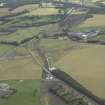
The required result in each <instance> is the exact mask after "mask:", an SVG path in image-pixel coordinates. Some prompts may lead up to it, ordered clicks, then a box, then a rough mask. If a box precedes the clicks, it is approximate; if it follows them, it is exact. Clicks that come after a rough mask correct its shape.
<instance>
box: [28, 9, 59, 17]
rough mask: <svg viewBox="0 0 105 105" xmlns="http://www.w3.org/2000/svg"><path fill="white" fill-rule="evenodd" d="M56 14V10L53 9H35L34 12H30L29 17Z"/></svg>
mask: <svg viewBox="0 0 105 105" xmlns="http://www.w3.org/2000/svg"><path fill="white" fill-rule="evenodd" d="M54 14H58V9H55V8H37V9H36V10H33V11H30V15H37V16H41V15H54Z"/></svg>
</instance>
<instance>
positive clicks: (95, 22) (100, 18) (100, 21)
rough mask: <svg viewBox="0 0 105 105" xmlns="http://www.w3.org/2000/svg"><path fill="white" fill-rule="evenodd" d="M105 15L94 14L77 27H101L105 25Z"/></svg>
mask: <svg viewBox="0 0 105 105" xmlns="http://www.w3.org/2000/svg"><path fill="white" fill-rule="evenodd" d="M104 19H105V15H94V16H93V18H90V19H87V20H86V21H85V22H83V23H82V24H81V25H79V26H78V27H77V28H80V29H82V28H83V29H86V28H87V29H88V28H89V27H90V28H97V27H98V28H100V27H105V21H104Z"/></svg>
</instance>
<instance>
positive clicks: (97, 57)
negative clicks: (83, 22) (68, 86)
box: [56, 45, 105, 99]
mask: <svg viewBox="0 0 105 105" xmlns="http://www.w3.org/2000/svg"><path fill="white" fill-rule="evenodd" d="M104 52H105V46H99V45H91V46H90V47H89V48H84V49H79V50H75V51H72V52H71V53H69V54H67V55H66V56H65V57H63V58H62V59H61V60H59V61H58V62H57V64H56V65H57V67H59V68H61V69H62V70H64V71H65V72H67V73H69V74H70V75H71V76H73V77H74V78H75V79H76V80H78V81H79V82H80V83H81V84H83V85H84V86H85V87H87V88H88V89H89V90H91V91H92V92H93V93H94V94H96V95H98V96H100V97H102V98H104V99H105V82H104V81H105V53H104Z"/></svg>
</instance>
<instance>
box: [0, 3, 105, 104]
mask: <svg viewBox="0 0 105 105" xmlns="http://www.w3.org/2000/svg"><path fill="white" fill-rule="evenodd" d="M24 10H28V11H29V13H26V14H23V15H21V16H42V18H40V17H39V19H36V20H35V19H33V20H32V19H30V20H29V18H26V19H22V20H21V16H16V17H10V19H12V20H11V21H9V22H6V23H5V24H3V25H1V24H2V21H0V29H1V31H2V29H8V28H10V27H13V26H15V25H20V24H31V23H34V22H43V21H51V20H52V18H48V17H47V16H49V15H55V14H58V9H55V8H37V5H24V6H21V7H18V8H16V9H15V10H13V11H12V13H16V12H17V13H18V12H21V11H24ZM3 11H4V12H3ZM6 13H7V14H9V13H10V12H9V11H8V9H6V8H5V9H4V10H3V9H2V10H0V14H1V16H3V15H6ZM45 15H47V16H46V17H43V16H45ZM35 18H36V17H35ZM54 19H56V18H54ZM57 19H58V18H57ZM104 19H105V15H94V16H93V18H90V19H88V20H86V21H85V22H83V23H82V24H80V25H79V26H77V27H76V28H73V30H74V31H75V30H79V31H80V30H85V29H86V30H88V29H104V28H105V21H104ZM14 24H15V25H14ZM58 30H59V27H58V24H55V25H53V24H50V25H45V26H40V27H29V28H18V29H17V31H16V32H14V33H12V34H9V35H7V36H6V35H1V36H0V41H2V40H3V41H18V42H20V41H21V40H23V39H25V38H27V37H32V36H34V35H37V34H38V33H39V32H43V31H48V32H49V34H50V33H52V32H55V31H58ZM99 37H101V38H102V39H103V37H104V36H99ZM32 44H33V43H31V42H30V43H29V44H27V45H26V46H27V48H29V49H30V50H31V51H32V52H33V53H35V55H36V56H37V57H38V54H37V53H36V51H35V52H34V51H33V50H32V49H33V46H31V45H32ZM41 46H42V47H43V48H44V50H45V52H46V55H47V56H48V58H49V60H50V63H51V64H53V65H55V66H56V67H58V68H61V69H62V70H64V71H65V72H67V73H68V74H70V75H71V76H73V77H74V78H75V79H76V80H78V81H79V82H81V84H83V85H84V86H85V87H87V88H88V89H89V90H91V91H92V92H93V93H94V94H96V95H98V96H100V97H102V98H104V99H105V92H104V91H105V83H104V81H105V76H104V74H105V69H104V68H105V53H104V52H105V47H104V46H99V45H92V44H90V45H87V44H84V43H83V44H82V43H78V42H73V41H71V40H58V39H42V40H41ZM13 48H14V47H13V46H10V45H3V44H1V45H0V55H1V56H2V57H3V56H6V55H8V52H9V51H10V50H13ZM15 51H16V57H15V58H13V59H10V58H8V57H6V58H4V60H3V61H0V80H8V81H4V82H7V83H9V84H11V85H12V86H14V87H15V88H16V89H17V91H18V92H17V93H16V94H15V95H14V96H12V97H10V98H9V99H0V105H38V101H39V100H38V99H39V85H40V81H39V80H40V79H41V73H42V70H41V68H40V67H39V65H38V64H37V62H35V61H34V60H33V59H32V57H31V56H29V53H28V52H27V51H26V50H25V49H24V48H23V47H22V46H21V47H17V48H16V49H15ZM9 56H11V54H10V55H9ZM38 58H39V57H38ZM40 62H41V60H40ZM41 63H42V62H41ZM42 64H43V63H42ZM21 79H22V80H24V82H23V83H21V84H19V81H18V80H21ZM35 89H37V90H38V92H37V93H36V94H34V91H35Z"/></svg>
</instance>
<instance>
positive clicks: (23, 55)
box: [0, 39, 82, 80]
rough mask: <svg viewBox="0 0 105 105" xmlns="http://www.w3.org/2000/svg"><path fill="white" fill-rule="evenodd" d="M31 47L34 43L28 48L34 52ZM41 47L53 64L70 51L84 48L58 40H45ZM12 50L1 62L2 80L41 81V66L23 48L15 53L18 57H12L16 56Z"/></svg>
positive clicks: (0, 76)
mask: <svg viewBox="0 0 105 105" xmlns="http://www.w3.org/2000/svg"><path fill="white" fill-rule="evenodd" d="M31 45H32V43H29V44H28V45H27V48H30V49H31V50H32V49H33V47H32V46H31ZM41 46H42V47H43V48H44V50H45V52H46V55H47V56H48V57H49V60H50V62H51V63H52V64H53V63H54V62H56V61H57V60H59V59H60V58H61V57H63V56H65V55H66V54H67V53H68V52H69V51H72V50H75V49H79V48H81V47H82V45H79V44H78V43H75V42H72V41H70V40H57V39H43V40H42V41H41ZM12 50H13V49H11V52H9V51H10V50H9V51H8V50H7V51H6V52H7V53H4V55H3V56H4V59H3V61H2V60H1V61H0V80H5V79H39V78H40V77H41V69H40V67H39V65H37V62H35V61H34V60H33V58H32V57H31V56H29V53H28V52H27V51H26V50H25V49H24V48H23V47H18V48H16V50H15V51H13V52H15V53H16V54H15V56H16V57H12V55H14V53H12ZM8 52H9V54H8ZM32 52H33V50H32ZM33 53H34V54H35V56H37V55H38V54H37V52H36V51H35V52H33ZM3 56H2V57H3ZM6 59H8V60H6ZM38 59H39V58H38ZM39 60H40V59H39ZM40 62H41V61H40ZM42 64H43V63H42Z"/></svg>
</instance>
